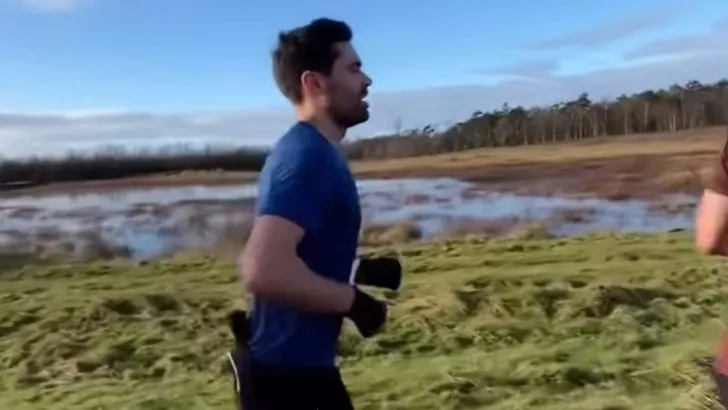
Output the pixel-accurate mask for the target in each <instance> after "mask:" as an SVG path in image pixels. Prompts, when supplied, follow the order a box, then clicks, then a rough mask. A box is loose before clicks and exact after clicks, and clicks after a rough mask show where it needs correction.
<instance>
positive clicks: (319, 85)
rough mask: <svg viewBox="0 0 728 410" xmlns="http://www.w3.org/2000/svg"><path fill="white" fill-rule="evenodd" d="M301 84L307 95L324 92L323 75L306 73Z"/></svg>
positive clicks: (302, 75) (302, 76)
mask: <svg viewBox="0 0 728 410" xmlns="http://www.w3.org/2000/svg"><path fill="white" fill-rule="evenodd" d="M301 84H302V85H303V90H304V92H305V93H311V94H317V93H320V92H321V90H323V87H324V84H323V79H322V78H321V75H320V74H318V73H315V72H313V71H304V72H303V74H301Z"/></svg>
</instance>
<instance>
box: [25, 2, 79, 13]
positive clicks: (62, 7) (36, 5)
mask: <svg viewBox="0 0 728 410" xmlns="http://www.w3.org/2000/svg"><path fill="white" fill-rule="evenodd" d="M92 2H93V0H20V4H21V5H22V6H23V7H25V8H26V9H28V10H30V11H32V12H36V13H67V12H70V11H74V10H76V9H78V8H81V7H83V6H87V5H89V4H91V3H92Z"/></svg>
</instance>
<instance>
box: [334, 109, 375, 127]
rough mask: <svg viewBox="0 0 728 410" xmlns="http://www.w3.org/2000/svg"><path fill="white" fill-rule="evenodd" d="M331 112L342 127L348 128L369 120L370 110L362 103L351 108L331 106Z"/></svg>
mask: <svg viewBox="0 0 728 410" xmlns="http://www.w3.org/2000/svg"><path fill="white" fill-rule="evenodd" d="M329 114H330V115H331V118H332V119H333V120H334V122H335V123H336V124H337V125H338V126H339V127H341V128H342V129H348V128H352V127H355V126H357V125H359V124H362V123H364V122H366V121H367V120H369V110H368V108H367V107H365V106H363V105H361V103H359V104H357V105H356V106H354V107H352V108H351V109H349V110H342V109H341V108H340V107H336V106H334V107H331V108H330V109H329Z"/></svg>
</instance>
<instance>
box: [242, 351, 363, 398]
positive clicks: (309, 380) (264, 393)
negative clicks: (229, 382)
mask: <svg viewBox="0 0 728 410" xmlns="http://www.w3.org/2000/svg"><path fill="white" fill-rule="evenodd" d="M228 359H229V360H230V365H231V368H232V371H233V376H234V381H235V392H236V399H237V401H238V405H239V408H240V409H243V410H354V406H353V405H352V403H351V398H350V397H349V393H348V392H347V390H346V386H344V383H343V381H342V380H341V374H340V373H339V370H338V369H336V368H335V367H332V368H326V369H286V368H272V367H266V366H262V365H260V364H257V363H253V361H252V360H251V358H250V353H249V351H248V349H247V347H245V346H241V347H238V348H236V349H235V350H234V351H232V352H230V353H229V354H228Z"/></svg>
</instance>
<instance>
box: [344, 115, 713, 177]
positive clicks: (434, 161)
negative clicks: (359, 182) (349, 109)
mask: <svg viewBox="0 0 728 410" xmlns="http://www.w3.org/2000/svg"><path fill="white" fill-rule="evenodd" d="M725 137H726V131H725V127H714V128H706V129H700V130H691V131H684V132H679V133H675V134H650V135H644V136H635V135H627V136H620V137H611V138H603V139H601V138H600V139H590V140H586V141H583V142H562V143H557V144H547V145H533V146H522V147H504V148H498V149H492V148H483V149H477V150H471V151H464V152H457V153H452V154H440V155H432V156H424V157H416V158H403V159H391V160H378V161H363V162H358V163H355V164H354V165H353V169H354V171H355V172H359V173H365V174H366V173H369V172H377V173H379V172H387V171H397V170H402V169H416V168H420V167H428V168H441V169H448V168H449V169H457V168H468V167H471V166H493V165H513V164H517V163H524V162H540V163H550V162H564V161H581V160H594V159H604V158H612V157H625V156H635V155H657V156H671V155H684V154H699V153H706V152H707V153H710V152H715V151H716V150H717V149H718V148H719V147H720V146H721V144H722V143H723V141H724V140H725Z"/></svg>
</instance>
